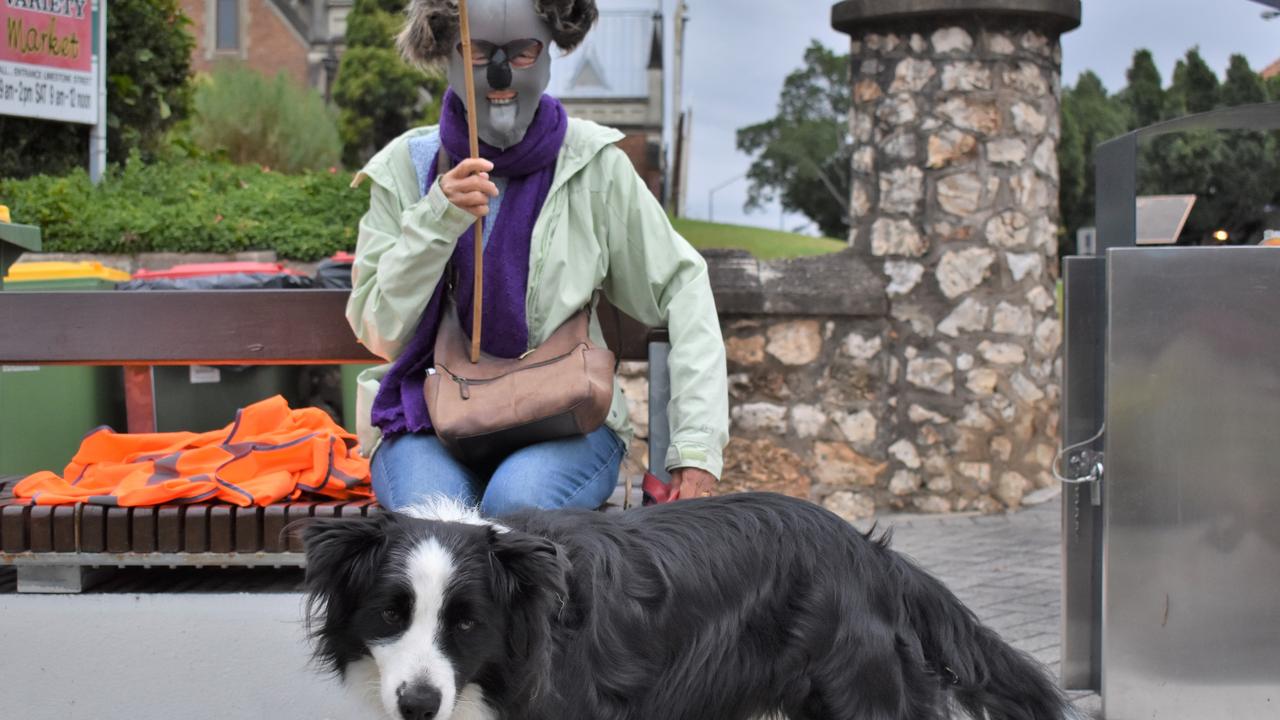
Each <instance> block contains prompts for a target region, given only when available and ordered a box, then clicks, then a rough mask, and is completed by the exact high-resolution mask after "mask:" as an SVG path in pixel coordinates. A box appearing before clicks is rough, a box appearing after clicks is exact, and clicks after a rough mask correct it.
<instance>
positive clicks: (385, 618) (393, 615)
mask: <svg viewBox="0 0 1280 720" xmlns="http://www.w3.org/2000/svg"><path fill="white" fill-rule="evenodd" d="M402 619H403V618H402V616H401V615H400V611H399V610H396V609H395V608H387V609H386V610H383V611H382V622H384V623H386V624H388V625H399V624H400V621H401V620H402Z"/></svg>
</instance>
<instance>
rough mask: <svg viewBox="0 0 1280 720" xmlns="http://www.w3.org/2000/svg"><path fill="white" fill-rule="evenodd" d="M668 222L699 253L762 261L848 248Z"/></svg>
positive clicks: (800, 238)
mask: <svg viewBox="0 0 1280 720" xmlns="http://www.w3.org/2000/svg"><path fill="white" fill-rule="evenodd" d="M671 223H672V224H673V225H675V228H676V231H677V232H679V233H680V234H681V235H683V236H684V237H685V239H686V240H688V241H689V242H690V243H692V244H693V246H694V247H696V248H698V249H699V250H708V249H720V248H732V249H735V250H746V251H747V252H749V253H751V254H752V255H754V256H756V257H757V258H759V259H761V260H772V259H775V258H792V257H803V256H806V255H827V254H830V253H834V252H839V251H841V250H843V249H845V248H846V247H848V245H846V244H845V243H843V242H841V241H839V240H832V239H831V238H816V237H809V236H808V235H795V234H792V233H787V232H779V231H777V230H766V229H764V228H755V227H745V226H742V225H721V224H719V223H709V222H703V221H701V220H689V219H688V218H672V219H671Z"/></svg>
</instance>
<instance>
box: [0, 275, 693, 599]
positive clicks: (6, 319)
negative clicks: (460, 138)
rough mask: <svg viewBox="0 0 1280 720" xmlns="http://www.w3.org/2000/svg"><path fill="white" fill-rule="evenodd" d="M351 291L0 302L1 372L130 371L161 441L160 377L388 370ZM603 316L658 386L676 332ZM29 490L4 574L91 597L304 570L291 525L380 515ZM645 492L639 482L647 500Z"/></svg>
mask: <svg viewBox="0 0 1280 720" xmlns="http://www.w3.org/2000/svg"><path fill="white" fill-rule="evenodd" d="M347 294H348V293H347V291H345V290H255V291H216V290H215V291H190V292H136V293H133V292H117V293H3V292H0V364H33V365H119V366H123V367H124V372H125V391H126V405H127V412H128V417H129V420H128V429H129V431H130V432H153V431H154V430H155V424H154V400H153V397H152V394H153V390H152V386H151V382H150V368H151V367H152V366H156V365H175V364H200V365H237V364H246V363H248V364H259V365H279V364H312V365H327V364H348V363H367V362H373V361H376V359H375V358H373V357H372V356H371V355H369V353H368V352H367V351H366V350H365V349H364V348H363V347H361V346H360V345H359V344H357V343H356V342H355V339H354V338H353V337H352V334H351V330H350V328H349V327H347V324H346V321H345V319H344V318H343V314H342V310H343V308H344V307H345V304H346V297H347ZM599 317H600V319H601V324H602V326H603V329H604V331H605V337H606V338H607V339H608V342H609V345H610V347H612V348H614V349H615V351H616V352H617V354H618V356H619V358H620V359H623V360H645V361H650V373H651V375H652V374H653V373H654V372H659V373H665V370H666V365H665V352H664V351H659V356H658V357H657V359H656V361H655V360H651V357H650V356H651V355H652V353H654V352H655V350H654V348H655V347H658V348H665V346H666V336H665V333H663V332H662V331H656V332H650V331H649V330H648V329H647V328H645V327H644V326H643V325H640V324H639V323H636V322H635V321H634V320H631V319H630V318H627V317H626V316H624V315H621V314H620V313H616V312H612V311H610V310H609V309H608V308H605V309H604V310H602V311H601V312H600V313H599ZM139 318H142V319H145V322H137V319H139ZM195 319H198V322H196V321H193V320H195ZM655 379H656V380H657V381H656V382H654V381H653V380H655ZM666 388H667V384H666V382H665V376H664V377H660V378H653V377H651V382H650V403H649V405H650V411H651V418H650V427H651V428H653V434H654V437H653V438H652V439H651V449H650V460H651V464H653V459H654V458H657V459H658V460H657V463H658V464H659V465H660V464H661V458H663V457H664V456H665V452H666V447H665V442H664V440H665V437H666V433H665V432H662V429H663V428H665V423H666V398H667V397H669V395H668V394H666V393H667V392H668V391H667V389H666ZM654 393H658V394H657V395H656V396H655V394H654ZM660 474H662V473H660ZM17 480H18V478H7V479H4V478H0V565H13V566H17V568H18V582H17V584H18V591H19V592H79V591H81V590H83V589H84V587H85V582H86V580H85V573H84V570H86V569H91V568H115V567H132V566H141V567H301V566H302V565H303V564H304V558H303V554H302V546H301V541H300V540H299V539H298V538H297V537H296V536H294V537H290V536H288V535H287V534H286V533H285V532H284V530H285V528H286V526H288V524H289V523H291V522H294V521H296V520H299V519H301V518H306V517H367V516H370V515H372V514H375V513H377V512H379V511H380V508H379V507H378V505H377V503H376V502H374V501H373V500H359V501H350V502H347V501H322V502H315V501H299V502H283V503H277V504H274V505H270V506H268V507H253V508H240V507H236V506H232V505H227V504H204V503H201V504H191V505H161V506H157V507H141V508H115V507H103V506H96V505H67V506H52V507H50V506H31V505H27V504H24V503H19V502H18V501H16V500H15V499H14V497H13V486H14V485H15V484H16V482H17ZM632 480H634V478H632ZM638 488H639V483H638V482H637V483H635V489H634V490H632V492H633V493H634V494H635V495H638V492H639V491H638ZM628 489H630V488H628ZM626 493H627V490H624V489H623V488H622V487H620V488H619V491H618V492H617V493H615V495H614V497H613V499H612V500H611V503H610V504H611V506H622V507H625V506H627V505H629V504H630V503H631V502H632V501H633V500H634V497H628V496H627V494H626ZM636 504H638V503H636Z"/></svg>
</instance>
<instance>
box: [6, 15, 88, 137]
mask: <svg viewBox="0 0 1280 720" xmlns="http://www.w3.org/2000/svg"><path fill="white" fill-rule="evenodd" d="M101 2H102V0H96V1H94V0H0V115H18V116H22V117H32V118H42V119H45V120H60V121H63V122H75V123H85V124H88V125H92V124H94V123H96V122H98V87H99V85H98V77H97V73H98V60H97V58H96V57H95V55H96V53H95V52H94V48H95V41H96V40H97V38H96V37H95V35H94V31H95V28H96V27H97V26H98V25H97V22H96V19H95V16H96V14H97V13H96V10H97V7H98V6H99V5H101Z"/></svg>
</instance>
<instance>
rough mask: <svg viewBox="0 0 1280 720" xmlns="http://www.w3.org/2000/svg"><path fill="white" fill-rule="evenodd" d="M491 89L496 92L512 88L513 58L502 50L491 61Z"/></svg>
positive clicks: (489, 73)
mask: <svg viewBox="0 0 1280 720" xmlns="http://www.w3.org/2000/svg"><path fill="white" fill-rule="evenodd" d="M488 75H489V87H491V88H493V89H494V90H506V89H507V88H509V87H511V58H509V57H507V51H506V50H503V49H501V48H499V49H498V51H497V52H495V53H494V54H493V57H492V58H491V59H490V60H489V70H488Z"/></svg>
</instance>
